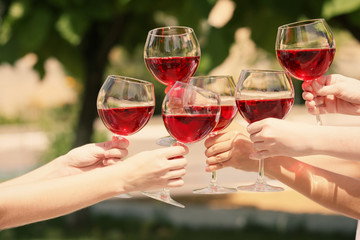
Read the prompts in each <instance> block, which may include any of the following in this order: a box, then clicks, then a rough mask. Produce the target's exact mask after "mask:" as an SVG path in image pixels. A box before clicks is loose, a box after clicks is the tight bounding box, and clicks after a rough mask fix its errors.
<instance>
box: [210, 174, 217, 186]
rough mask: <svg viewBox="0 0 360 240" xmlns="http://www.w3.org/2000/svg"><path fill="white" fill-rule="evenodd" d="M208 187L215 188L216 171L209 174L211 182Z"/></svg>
mask: <svg viewBox="0 0 360 240" xmlns="http://www.w3.org/2000/svg"><path fill="white" fill-rule="evenodd" d="M210 186H213V187H214V186H216V171H214V172H212V173H211V181H210Z"/></svg>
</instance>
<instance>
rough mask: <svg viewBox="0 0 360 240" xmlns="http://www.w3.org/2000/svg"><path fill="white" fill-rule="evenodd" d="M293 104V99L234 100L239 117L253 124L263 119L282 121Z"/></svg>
mask: <svg viewBox="0 0 360 240" xmlns="http://www.w3.org/2000/svg"><path fill="white" fill-rule="evenodd" d="M293 104H294V98H293V97H290V98H280V99H258V100H253V99H251V100H236V106H237V108H238V110H239V113H240V115H241V116H242V117H243V118H244V119H245V120H246V121H247V122H248V123H253V122H256V121H260V120H263V119H265V118H278V119H283V118H284V117H285V116H286V114H287V113H288V112H289V111H290V109H291V107H292V106H293Z"/></svg>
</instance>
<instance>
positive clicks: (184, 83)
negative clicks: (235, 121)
mask: <svg viewBox="0 0 360 240" xmlns="http://www.w3.org/2000/svg"><path fill="white" fill-rule="evenodd" d="M179 84H181V85H184V86H190V87H192V88H195V89H196V90H199V91H205V92H210V93H213V94H215V95H217V96H219V94H218V93H216V92H213V91H210V90H207V89H205V88H201V87H197V86H195V85H191V84H190V83H189V82H180V81H177V82H176V83H174V85H173V86H172V87H171V88H170V90H169V92H170V91H171V89H172V88H173V87H175V85H179ZM169 92H168V93H169Z"/></svg>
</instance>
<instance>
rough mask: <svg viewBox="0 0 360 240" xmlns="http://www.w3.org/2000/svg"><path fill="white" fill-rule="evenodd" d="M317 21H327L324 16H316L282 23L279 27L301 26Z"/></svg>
mask: <svg viewBox="0 0 360 240" xmlns="http://www.w3.org/2000/svg"><path fill="white" fill-rule="evenodd" d="M316 22H325V19H324V18H314V19H307V20H302V21H297V22H292V23H288V24H284V25H281V26H280V27H278V29H284V28H294V27H301V26H305V25H309V24H314V23H316Z"/></svg>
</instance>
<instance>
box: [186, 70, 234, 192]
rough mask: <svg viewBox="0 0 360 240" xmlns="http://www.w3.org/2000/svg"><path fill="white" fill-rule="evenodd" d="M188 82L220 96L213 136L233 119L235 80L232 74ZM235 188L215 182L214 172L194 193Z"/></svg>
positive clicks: (193, 78)
mask: <svg viewBox="0 0 360 240" xmlns="http://www.w3.org/2000/svg"><path fill="white" fill-rule="evenodd" d="M189 84H190V85H193V86H196V87H200V88H204V89H206V90H209V91H212V92H215V93H217V94H218V95H219V97H220V106H221V113H220V119H219V122H218V124H217V125H216V127H215V128H214V130H213V131H212V132H211V133H210V136H211V135H212V136H215V135H216V134H218V132H219V131H221V130H223V129H225V128H226V127H227V126H229V125H230V123H231V122H232V120H233V119H234V117H235V115H236V113H237V108H236V104H235V82H234V80H233V78H232V76H229V75H220V76H196V77H191V78H190V79H189ZM236 191H237V190H236V188H230V187H224V186H221V185H219V184H218V183H217V174H216V172H215V171H214V172H212V173H211V180H210V183H209V185H208V186H207V187H204V188H200V189H195V190H193V193H195V194H225V193H233V192H236Z"/></svg>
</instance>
